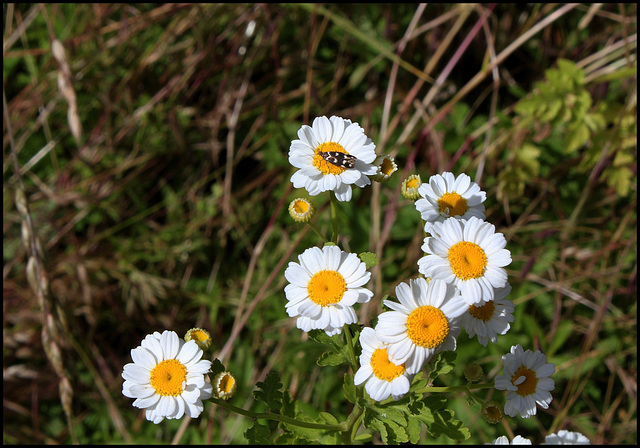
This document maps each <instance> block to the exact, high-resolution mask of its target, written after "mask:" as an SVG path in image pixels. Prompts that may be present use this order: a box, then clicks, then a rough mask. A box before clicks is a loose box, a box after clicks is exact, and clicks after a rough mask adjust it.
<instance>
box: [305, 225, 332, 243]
mask: <svg viewBox="0 0 640 448" xmlns="http://www.w3.org/2000/svg"><path fill="white" fill-rule="evenodd" d="M307 224H309V227H311V229H312V230H313V231H314V232H316V235H318V236H319V237H320V238H321V239H322V241H324V242H325V243H327V242H329V240H328V239H327V237H326V236H324V235H323V234H322V232H321V231H320V229H318V227H316V225H315V224H314V223H312V222H311V221H307Z"/></svg>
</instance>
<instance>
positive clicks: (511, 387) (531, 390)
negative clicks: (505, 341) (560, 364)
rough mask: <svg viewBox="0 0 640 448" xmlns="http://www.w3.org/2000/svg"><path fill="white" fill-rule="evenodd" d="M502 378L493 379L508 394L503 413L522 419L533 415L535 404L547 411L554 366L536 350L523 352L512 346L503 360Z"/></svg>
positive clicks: (519, 348) (496, 386)
mask: <svg viewBox="0 0 640 448" xmlns="http://www.w3.org/2000/svg"><path fill="white" fill-rule="evenodd" d="M502 363H503V365H504V373H505V374H504V375H498V376H497V377H496V382H495V388H496V389H497V390H506V391H507V402H506V403H505V405H504V413H505V414H507V415H508V416H510V417H515V416H516V414H518V413H520V416H521V417H522V418H529V417H531V416H532V415H536V403H538V404H539V405H540V406H541V407H542V408H544V409H547V408H548V407H549V403H551V400H552V399H553V398H552V397H551V393H550V391H552V390H553V389H554V381H553V380H552V379H551V378H550V376H551V375H553V373H554V372H555V370H556V369H555V367H554V366H553V364H551V363H548V362H547V357H546V356H545V355H544V354H542V353H541V352H540V351H539V350H536V351H535V352H532V351H531V350H527V351H526V352H525V351H524V350H523V349H522V347H521V346H520V344H518V345H514V346H513V347H511V353H507V354H506V355H504V356H503V357H502Z"/></svg>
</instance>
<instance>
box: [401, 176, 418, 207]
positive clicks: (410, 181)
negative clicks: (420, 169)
mask: <svg viewBox="0 0 640 448" xmlns="http://www.w3.org/2000/svg"><path fill="white" fill-rule="evenodd" d="M420 185H422V180H421V179H420V175H419V174H412V175H410V176H409V177H407V178H406V179H405V180H404V181H403V182H402V196H404V197H405V199H411V200H414V201H415V200H416V199H420V193H418V188H420Z"/></svg>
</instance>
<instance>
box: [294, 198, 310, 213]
mask: <svg viewBox="0 0 640 448" xmlns="http://www.w3.org/2000/svg"><path fill="white" fill-rule="evenodd" d="M309 206H310V204H309V203H308V202H307V201H302V200H298V201H295V202H294V204H293V210H294V211H295V212H296V213H300V214H304V213H307V212H308V211H309Z"/></svg>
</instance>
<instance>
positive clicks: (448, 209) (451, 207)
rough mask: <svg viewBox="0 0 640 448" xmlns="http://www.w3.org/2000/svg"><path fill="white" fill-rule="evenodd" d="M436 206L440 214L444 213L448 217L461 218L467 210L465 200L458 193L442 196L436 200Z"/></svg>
mask: <svg viewBox="0 0 640 448" xmlns="http://www.w3.org/2000/svg"><path fill="white" fill-rule="evenodd" d="M438 205H439V206H440V213H446V214H447V215H449V216H462V215H464V214H465V213H466V212H467V210H469V206H467V200H466V199H465V198H463V197H462V196H460V195H459V194H458V193H445V194H443V195H442V197H441V198H440V199H438Z"/></svg>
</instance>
